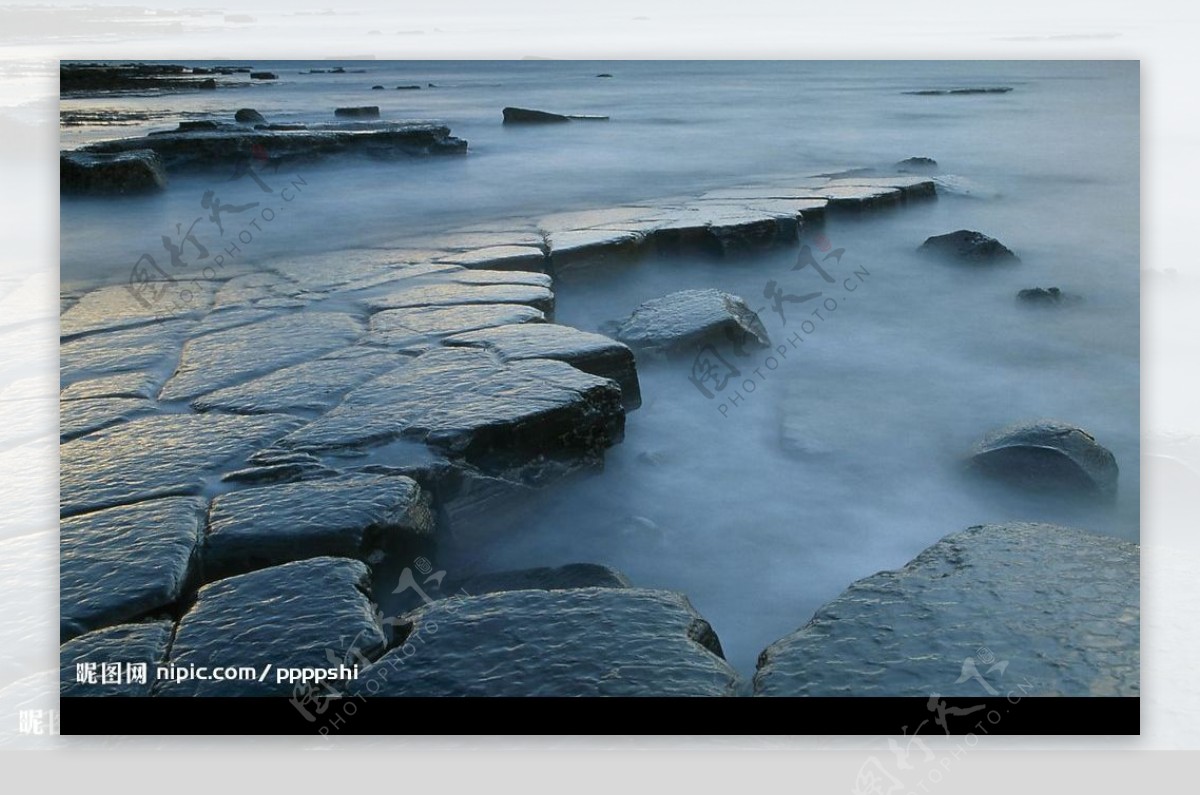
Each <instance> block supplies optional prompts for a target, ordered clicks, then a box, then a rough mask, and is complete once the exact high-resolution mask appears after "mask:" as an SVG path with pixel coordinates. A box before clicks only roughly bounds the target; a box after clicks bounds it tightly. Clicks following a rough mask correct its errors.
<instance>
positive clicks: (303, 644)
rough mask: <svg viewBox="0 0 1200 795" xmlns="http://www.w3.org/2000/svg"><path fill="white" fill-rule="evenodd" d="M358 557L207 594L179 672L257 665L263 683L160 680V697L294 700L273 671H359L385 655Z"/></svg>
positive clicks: (230, 582) (190, 616)
mask: <svg viewBox="0 0 1200 795" xmlns="http://www.w3.org/2000/svg"><path fill="white" fill-rule="evenodd" d="M369 593H370V572H369V570H368V569H367V567H366V566H365V565H364V564H363V563H361V562H359V561H357V560H347V559H345V558H313V559H311V560H302V561H297V562H295V563H287V564H284V565H282V566H274V567H272V568H269V569H261V570H259V571H255V572H251V573H249V574H240V575H238V576H236V577H230V578H228V579H224V580H218V581H217V582H214V583H211V584H209V585H206V586H204V587H203V588H201V589H200V591H199V593H198V594H197V596H196V603H195V605H194V606H193V607H192V609H191V610H189V611H188V612H187V613H186V614H185V615H184V616H183V618H182V619H181V620H180V622H179V626H178V629H177V631H176V633H175V642H174V643H173V644H172V646H171V656H170V663H171V664H172V665H174V666H176V667H186V666H193V665H194V666H208V667H210V668H212V667H224V666H229V665H234V666H255V668H256V670H257V671H259V672H260V673H261V672H262V671H263V670H264V669H266V667H267V666H268V665H270V666H271V667H272V672H271V673H270V674H268V675H267V677H266V678H265V680H264V681H262V682H258V681H253V680H251V681H229V680H224V681H201V680H199V679H193V680H189V681H185V682H179V681H168V680H160V681H159V682H158V684H157V686H156V687H155V690H154V694H155V695H161V696H292V695H294V693H295V692H296V690H297V686H296V685H293V684H288V683H286V682H284V683H276V681H275V676H274V668H275V667H277V666H280V665H287V666H291V667H305V666H308V667H314V668H330V667H333V666H337V665H341V664H345V665H348V666H353V665H355V664H361V663H362V661H363V660H364V659H365V660H371V659H374V658H375V657H377V656H378V655H379V653H380V652H382V651H383V648H384V644H385V642H386V641H385V637H384V633H383V628H382V627H381V626H380V623H379V621H378V620H377V618H376V614H375V610H374V605H372V603H371V600H370V598H369V597H368V594H369Z"/></svg>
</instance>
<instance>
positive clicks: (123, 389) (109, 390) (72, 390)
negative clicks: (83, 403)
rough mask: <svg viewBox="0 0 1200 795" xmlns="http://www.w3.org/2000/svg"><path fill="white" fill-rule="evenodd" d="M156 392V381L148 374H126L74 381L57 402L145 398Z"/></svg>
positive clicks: (134, 372)
mask: <svg viewBox="0 0 1200 795" xmlns="http://www.w3.org/2000/svg"><path fill="white" fill-rule="evenodd" d="M157 392H158V379H157V378H155V377H154V375H153V374H152V373H148V372H138V371H133V372H128V373H117V374H116V375H107V376H102V377H100V378H88V379H85V380H82V381H76V382H75V383H73V384H71V385H70V386H68V387H67V388H66V389H64V390H62V392H61V393H59V400H88V399H93V398H145V399H149V398H152V397H154V395H155V394H157Z"/></svg>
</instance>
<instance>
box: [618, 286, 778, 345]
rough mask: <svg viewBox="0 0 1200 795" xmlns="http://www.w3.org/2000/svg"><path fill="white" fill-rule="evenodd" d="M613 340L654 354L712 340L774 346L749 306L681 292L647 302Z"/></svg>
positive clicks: (721, 296) (716, 295) (714, 293)
mask: <svg viewBox="0 0 1200 795" xmlns="http://www.w3.org/2000/svg"><path fill="white" fill-rule="evenodd" d="M613 336H615V337H616V338H617V339H619V340H620V341H622V342H624V343H625V344H627V345H629V346H630V347H631V348H634V349H636V350H642V351H647V352H651V353H674V352H678V351H683V350H686V349H688V348H691V347H694V346H696V345H698V344H700V343H702V342H703V341H705V340H708V339H711V338H715V339H720V340H728V339H735V340H737V341H739V342H741V341H744V342H746V343H749V344H751V345H760V346H763V347H766V346H769V345H770V344H771V341H770V339H769V338H768V336H767V330H766V329H765V328H764V327H763V324H762V321H761V320H759V319H758V316H757V315H755V313H754V312H753V311H752V310H751V309H750V308H749V307H748V306H747V305H746V302H745V301H743V300H742V299H741V298H739V297H738V296H736V295H731V294H730V293H725V292H721V291H720V290H680V291H679V292H676V293H671V294H670V295H665V296H663V297H662V298H654V299H652V300H650V301H647V302H646V303H644V304H642V305H641V306H639V307H638V308H637V309H635V310H634V311H633V314H632V315H630V316H629V318H627V319H626V320H625V321H624V322H622V323H620V324H619V325H616V326H615V328H614V329H613Z"/></svg>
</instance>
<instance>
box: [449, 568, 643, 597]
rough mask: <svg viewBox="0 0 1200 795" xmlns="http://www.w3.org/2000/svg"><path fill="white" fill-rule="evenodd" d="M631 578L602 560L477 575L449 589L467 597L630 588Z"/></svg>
mask: <svg viewBox="0 0 1200 795" xmlns="http://www.w3.org/2000/svg"><path fill="white" fill-rule="evenodd" d="M630 587H632V585H631V584H630V582H629V578H628V577H626V576H625V575H624V574H622V573H621V572H619V571H617V570H616V569H614V568H611V567H609V566H601V565H600V564H598V563H568V564H567V565H565V566H558V567H556V568H550V567H548V566H541V567H539V568H536V569H519V570H516V571H497V572H489V573H487V574H476V575H475V576H473V577H468V578H467V579H465V580H461V581H459V582H455V583H451V584H450V585H449V587H448V588H447V590H448V591H450V592H453V593H456V594H462V595H464V596H482V595H483V594H488V593H497V592H500V591H530V590H540V591H565V590H570V589H572V588H630Z"/></svg>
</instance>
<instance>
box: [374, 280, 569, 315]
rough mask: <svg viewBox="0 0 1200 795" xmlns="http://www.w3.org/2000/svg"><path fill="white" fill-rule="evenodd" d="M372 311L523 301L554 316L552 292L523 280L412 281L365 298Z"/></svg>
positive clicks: (522, 302)
mask: <svg viewBox="0 0 1200 795" xmlns="http://www.w3.org/2000/svg"><path fill="white" fill-rule="evenodd" d="M366 303H367V305H368V306H369V307H370V308H372V309H375V310H381V309H404V308H408V307H419V306H468V305H471V304H525V305H526V306H531V307H533V308H534V309H537V310H539V311H541V312H543V313H544V314H545V315H546V317H552V316H553V315H554V293H552V292H550V290H549V288H547V287H543V286H541V285H540V284H529V283H525V282H524V281H516V282H513V283H498V282H495V281H485V282H480V283H472V282H467V281H459V282H457V283H442V284H414V285H411V286H406V287H402V288H400V289H399V290H395V291H393V292H389V293H384V294H382V295H378V296H373V297H371V298H369V299H367V302H366Z"/></svg>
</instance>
